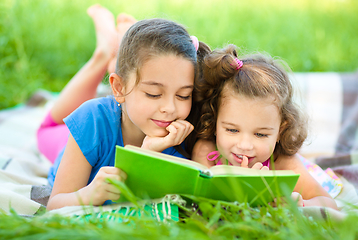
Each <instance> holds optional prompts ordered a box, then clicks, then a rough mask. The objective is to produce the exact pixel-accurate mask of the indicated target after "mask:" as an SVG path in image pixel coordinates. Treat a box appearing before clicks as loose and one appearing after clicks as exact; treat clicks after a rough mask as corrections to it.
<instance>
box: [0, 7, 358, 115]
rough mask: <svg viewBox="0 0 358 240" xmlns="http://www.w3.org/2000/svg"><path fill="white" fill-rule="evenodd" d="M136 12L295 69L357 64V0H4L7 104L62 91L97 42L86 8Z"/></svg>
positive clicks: (0, 58)
mask: <svg viewBox="0 0 358 240" xmlns="http://www.w3.org/2000/svg"><path fill="white" fill-rule="evenodd" d="M95 3H100V4H101V5H103V6H105V7H107V8H108V9H110V10H111V11H112V12H113V13H114V14H115V15H117V14H118V13H120V12H126V13H129V14H132V15H133V16H134V17H135V18H137V19H143V18H152V17H163V18H168V19H171V20H174V21H177V22H179V23H181V24H183V25H185V26H186V27H187V29H188V31H189V33H190V34H192V35H196V36H197V37H198V38H199V40H201V41H204V42H206V43H208V44H209V45H210V46H211V47H212V48H217V47H223V46H224V45H226V44H228V43H234V44H236V45H237V46H239V47H241V48H242V49H243V50H244V51H245V52H251V51H265V52H268V53H270V54H271V55H274V56H280V57H281V58H283V59H284V60H286V61H287V62H288V64H289V65H290V66H291V68H292V70H293V71H294V72H311V71H315V72H317V71H325V72H326V71H337V72H352V71H356V70H357V68H358V66H357V60H356V57H357V56H358V1H356V0H291V1H288V0H271V1H270V0H250V1H243V0H175V1H168V0H167V1H165V0H162V1H161V0H133V1H121V0H116V1H114V0H97V1H95V0H1V2H0V109H3V108H7V107H11V106H14V105H16V104H18V103H21V102H24V101H26V99H28V97H29V96H30V95H31V94H32V93H33V92H34V91H36V90H37V89H40V88H42V89H47V90H50V91H60V90H61V89H62V87H63V86H64V85H65V84H66V83H67V81H68V80H69V79H70V78H71V77H72V76H73V75H74V74H75V73H76V71H78V70H79V68H80V67H81V66H82V65H83V64H84V63H85V62H86V61H87V60H88V59H89V57H90V56H91V54H92V52H93V50H94V47H95V33H94V27H93V23H92V20H91V18H90V17H88V16H87V14H86V9H87V8H88V7H89V6H91V5H93V4H95Z"/></svg>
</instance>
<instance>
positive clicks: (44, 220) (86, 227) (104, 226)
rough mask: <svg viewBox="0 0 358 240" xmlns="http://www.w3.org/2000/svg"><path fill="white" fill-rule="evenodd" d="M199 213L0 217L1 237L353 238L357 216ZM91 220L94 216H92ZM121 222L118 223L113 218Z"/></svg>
mask: <svg viewBox="0 0 358 240" xmlns="http://www.w3.org/2000/svg"><path fill="white" fill-rule="evenodd" d="M199 210H200V212H201V214H198V211H194V212H193V211H191V209H190V208H188V209H185V208H183V210H182V213H181V220H180V221H179V222H174V221H167V222H158V221H156V220H154V219H153V218H150V217H143V216H142V217H133V216H127V217H126V216H123V215H120V216H119V215H116V214H115V213H113V214H112V216H113V217H114V218H112V219H111V220H107V218H97V217H64V216H59V215H55V216H50V217H43V216H35V217H33V218H26V217H21V216H19V215H17V214H16V213H13V214H12V215H5V214H1V213H0V238H1V239H34V240H38V239H96V240H97V239H195V240H204V239H213V240H216V239H218V240H219V239H220V240H223V239H290V240H296V239H297V240H313V239H317V240H318V239H327V240H329V239H332V240H333V239H334V240H339V239H344V240H349V239H357V238H358V231H357V228H356V223H357V220H358V217H357V216H353V215H352V216H349V217H347V218H346V219H345V220H344V221H334V220H330V219H327V220H323V219H314V218H312V217H306V216H304V215H303V214H302V213H301V212H300V211H299V210H298V209H297V208H296V207H295V206H286V207H282V206H279V207H277V208H273V207H262V208H250V207H248V206H247V205H245V204H233V203H225V202H217V201H212V200H211V201H210V200H205V199H200V201H199ZM93 216H95V215H93ZM120 218H121V220H122V222H119V221H118V219H120Z"/></svg>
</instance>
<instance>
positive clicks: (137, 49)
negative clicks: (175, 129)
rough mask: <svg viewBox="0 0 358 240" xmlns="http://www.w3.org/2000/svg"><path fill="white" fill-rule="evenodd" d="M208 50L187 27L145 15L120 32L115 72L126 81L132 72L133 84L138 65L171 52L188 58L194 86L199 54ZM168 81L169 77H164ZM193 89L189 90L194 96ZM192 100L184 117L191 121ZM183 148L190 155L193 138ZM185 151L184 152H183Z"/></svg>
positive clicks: (199, 63)
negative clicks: (195, 39)
mask: <svg viewBox="0 0 358 240" xmlns="http://www.w3.org/2000/svg"><path fill="white" fill-rule="evenodd" d="M209 52H210V48H209V47H208V46H207V45H206V44H205V43H203V42H199V48H198V50H196V49H195V47H194V44H193V42H192V40H191V38H190V35H189V33H188V32H187V30H186V29H185V28H184V27H183V26H182V25H180V24H178V23H175V22H173V21H170V20H167V19H159V18H154V19H145V20H141V21H138V22H136V23H135V24H133V25H132V26H131V27H130V28H129V29H128V30H127V32H126V33H125V34H124V36H123V39H122V42H121V44H120V47H119V51H118V56H117V64H116V70H115V72H116V74H117V75H118V76H120V77H122V78H123V79H124V81H128V77H129V75H130V74H131V73H132V72H135V73H136V85H137V84H138V83H139V81H140V69H141V67H142V66H143V65H144V64H145V63H146V62H147V61H149V60H151V59H152V58H154V57H158V56H167V55H175V56H179V57H183V58H185V59H187V60H189V61H190V62H192V64H193V66H194V69H195V78H194V89H196V82H197V79H198V75H199V74H200V72H201V70H200V69H199V68H200V67H199V66H200V65H201V62H202V61H203V57H204V56H205V55H206V54H207V53H209ZM168 81H170V79H168ZM195 93H196V91H193V98H192V99H195ZM197 109H198V107H196V104H195V102H192V110H191V112H190V114H189V116H188V118H187V120H188V121H189V122H191V123H193V122H195V121H197V119H195V117H196V115H197V112H196V111H197ZM185 146H186V152H183V151H181V150H180V149H178V148H177V150H178V151H179V152H180V153H182V154H183V155H184V156H186V157H187V158H190V154H191V149H192V147H193V142H190V143H187V142H185ZM187 152H188V153H187Z"/></svg>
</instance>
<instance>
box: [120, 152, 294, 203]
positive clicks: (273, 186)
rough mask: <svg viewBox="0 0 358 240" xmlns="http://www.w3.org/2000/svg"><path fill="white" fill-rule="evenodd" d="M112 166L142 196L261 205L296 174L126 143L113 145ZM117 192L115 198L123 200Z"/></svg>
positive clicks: (289, 184)
mask: <svg viewBox="0 0 358 240" xmlns="http://www.w3.org/2000/svg"><path fill="white" fill-rule="evenodd" d="M115 166H116V167H118V168H120V169H121V170H123V171H124V172H126V174H127V179H126V181H125V184H126V185H127V186H128V187H129V188H130V189H131V190H132V192H133V193H134V194H135V195H136V196H137V197H139V198H142V199H148V198H150V199H153V198H160V197H164V196H165V195H166V194H191V195H195V196H200V197H206V198H211V199H215V200H222V201H230V202H234V201H238V202H248V203H250V205H251V206H257V205H262V204H265V203H268V202H271V201H273V199H275V198H276V197H279V196H284V193H288V194H289V193H291V192H292V191H293V189H294V187H295V185H296V183H297V180H298V177H299V175H298V174H296V173H294V172H293V171H290V170H276V171H273V170H255V169H249V168H241V167H235V166H227V165H218V166H214V167H211V168H210V169H209V168H207V167H205V166H204V165H202V164H199V163H197V162H194V161H191V160H188V159H182V158H179V157H174V156H171V155H166V154H163V153H158V152H154V151H150V150H145V149H141V148H139V147H134V146H130V145H127V146H125V147H120V146H117V147H116V156H115ZM126 201H128V200H127V199H125V197H124V196H121V198H120V199H119V202H126Z"/></svg>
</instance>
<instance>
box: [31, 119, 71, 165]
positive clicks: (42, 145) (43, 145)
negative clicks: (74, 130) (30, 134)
mask: <svg viewBox="0 0 358 240" xmlns="http://www.w3.org/2000/svg"><path fill="white" fill-rule="evenodd" d="M69 133H70V131H69V130H68V128H67V126H66V125H65V124H58V123H55V121H54V120H53V118H52V116H51V114H50V112H49V113H48V114H47V115H46V117H45V119H44V120H43V122H42V124H41V126H40V128H39V129H38V130H37V146H38V149H39V151H40V152H41V153H42V154H43V155H45V156H46V157H47V159H48V160H50V161H51V162H52V163H53V162H54V161H55V160H56V158H57V156H58V154H59V153H60V152H61V151H62V150H63V148H64V147H65V146H66V144H67V140H68V135H69Z"/></svg>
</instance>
